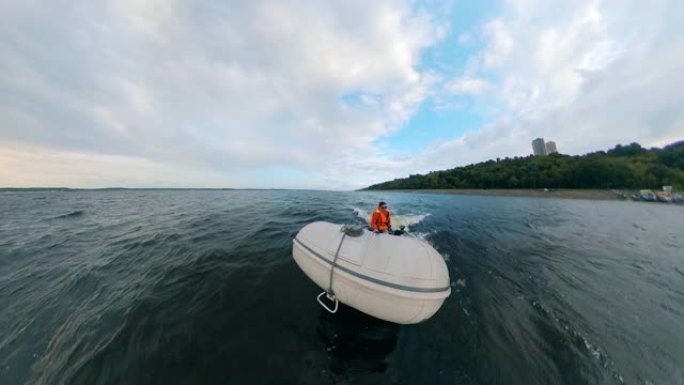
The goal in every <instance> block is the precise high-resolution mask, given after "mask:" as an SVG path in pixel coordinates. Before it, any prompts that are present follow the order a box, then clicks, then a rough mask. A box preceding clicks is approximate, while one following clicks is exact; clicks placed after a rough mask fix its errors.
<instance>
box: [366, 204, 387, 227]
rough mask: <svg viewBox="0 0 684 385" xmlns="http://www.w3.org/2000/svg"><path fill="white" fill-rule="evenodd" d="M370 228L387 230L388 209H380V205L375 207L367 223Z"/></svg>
mask: <svg viewBox="0 0 684 385" xmlns="http://www.w3.org/2000/svg"><path fill="white" fill-rule="evenodd" d="M369 225H370V228H371V230H379V231H387V230H389V227H390V225H391V220H390V212H389V210H384V211H383V210H382V209H381V208H380V206H378V207H377V208H376V209H375V212H374V213H373V216H372V217H371V221H370V223H369Z"/></svg>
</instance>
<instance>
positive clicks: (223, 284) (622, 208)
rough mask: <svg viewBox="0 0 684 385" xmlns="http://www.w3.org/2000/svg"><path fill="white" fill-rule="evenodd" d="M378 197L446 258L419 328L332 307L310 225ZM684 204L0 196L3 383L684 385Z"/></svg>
mask: <svg viewBox="0 0 684 385" xmlns="http://www.w3.org/2000/svg"><path fill="white" fill-rule="evenodd" d="M379 200H386V201H387V202H388V203H389V205H390V209H391V210H392V211H393V216H394V220H395V223H398V222H403V223H405V224H407V225H409V229H410V231H411V232H412V233H414V234H417V235H418V236H420V237H422V238H423V239H425V240H427V241H428V242H430V243H431V244H432V245H433V246H434V247H435V248H436V249H437V250H438V251H439V252H440V253H441V254H442V255H443V256H444V257H445V259H446V261H447V265H448V267H449V271H450V276H451V281H452V295H451V296H450V297H449V298H448V299H447V300H446V302H445V303H444V305H443V307H442V308H441V310H440V311H439V312H438V313H437V314H436V315H435V316H434V317H433V318H432V319H430V320H428V321H427V322H425V323H422V324H418V325H410V326H399V325H394V324H391V323H387V322H383V321H379V320H376V319H373V318H371V317H369V316H366V315H364V314H361V313H358V312H356V311H355V310H353V309H350V308H346V307H344V308H342V309H341V311H340V312H339V313H338V314H335V315H329V314H327V313H326V312H324V311H322V310H321V308H320V307H319V305H318V304H317V302H316V299H315V297H316V295H317V294H318V293H319V292H320V289H318V288H317V287H316V286H315V285H314V284H313V283H312V282H311V281H310V280H309V278H307V277H306V276H305V275H304V274H303V273H302V272H301V271H300V270H299V268H298V267H297V265H296V264H295V263H294V261H293V259H292V239H293V237H294V236H295V234H296V233H297V231H298V230H299V229H300V228H301V227H302V226H304V225H305V224H307V223H310V222H312V221H317V220H325V221H331V222H336V223H349V224H360V223H363V221H365V216H366V215H367V213H368V212H369V211H370V210H371V209H372V208H373V206H374V205H375V204H376V203H377V201H379ZM682 234H684V207H681V206H667V205H660V204H649V203H631V202H618V201H615V202H611V201H608V202H606V201H584V200H559V199H532V198H513V197H476V196H458V195H430V194H409V193H381V192H315V191H252V190H244V191H240V190H180V191H178V190H123V191H121V190H119V191H116V190H109V191H107V190H104V191H19V192H4V193H2V192H0V384H2V385H5V384H7V385H10V384H11V385H13V384H50V385H52V384H70V385H71V384H165V385H169V384H228V383H231V384H232V383H235V384H249V383H257V384H260V383H263V384H271V383H277V384H333V383H338V384H347V383H354V384H376V383H378V384H584V383H590V384H620V383H627V384H682V383H684V365H682V363H683V362H684V251H683V250H684V240H683V238H682Z"/></svg>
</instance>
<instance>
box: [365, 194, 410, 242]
mask: <svg viewBox="0 0 684 385" xmlns="http://www.w3.org/2000/svg"><path fill="white" fill-rule="evenodd" d="M368 227H370V229H371V231H373V232H376V233H385V232H389V233H390V234H393V235H401V234H403V233H404V231H403V230H404V229H403V226H402V229H401V230H392V218H391V217H390V211H389V210H388V209H387V203H385V202H380V203H378V206H377V207H376V208H375V211H373V215H372V216H371V220H370V222H369V223H368Z"/></svg>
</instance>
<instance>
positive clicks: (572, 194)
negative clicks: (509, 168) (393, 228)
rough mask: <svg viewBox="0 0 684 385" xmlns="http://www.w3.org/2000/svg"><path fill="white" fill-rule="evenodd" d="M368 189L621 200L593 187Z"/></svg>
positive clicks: (610, 191) (613, 193) (612, 194)
mask: <svg viewBox="0 0 684 385" xmlns="http://www.w3.org/2000/svg"><path fill="white" fill-rule="evenodd" d="M369 191H387V192H391V191H397V192H410V193H428V194H454V195H484V196H510V197H529V198H562V199H590V200H602V201H613V200H621V199H620V197H619V196H618V194H617V193H615V191H612V190H595V189H587V190H581V189H549V190H548V191H545V190H543V189H414V190H411V189H408V190H369Z"/></svg>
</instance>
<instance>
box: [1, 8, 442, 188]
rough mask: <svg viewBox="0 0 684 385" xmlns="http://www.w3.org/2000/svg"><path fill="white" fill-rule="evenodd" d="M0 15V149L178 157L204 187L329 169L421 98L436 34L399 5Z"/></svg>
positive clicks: (154, 159)
mask: <svg viewBox="0 0 684 385" xmlns="http://www.w3.org/2000/svg"><path fill="white" fill-rule="evenodd" d="M57 14H58V15H60V17H54V15H57ZM0 23H2V25H3V26H5V28H3V32H0V46H2V47H4V48H3V49H2V50H3V52H2V55H1V56H0V92H2V94H3V95H6V100H7V102H6V103H3V105H0V121H1V122H2V123H1V125H0V140H2V142H3V143H5V149H6V150H7V148H6V146H7V143H19V144H20V145H28V146H36V147H39V148H41V149H43V151H51V150H50V149H52V151H54V153H55V156H58V155H59V154H62V155H59V156H61V158H60V159H64V160H65V161H67V160H68V159H72V158H71V157H69V156H64V154H66V153H79V154H91V155H92V156H94V157H99V158H98V159H100V160H99V162H100V164H103V162H105V160H106V159H108V158H106V157H108V156H124V157H130V158H131V159H138V160H145V161H148V162H151V163H153V164H161V165H165V167H166V166H169V167H175V166H179V165H180V166H182V167H189V168H191V169H195V170H208V171H207V173H205V174H203V175H205V176H207V177H210V176H211V177H212V178H215V179H209V180H207V183H209V184H211V183H213V181H214V180H222V181H226V182H229V181H231V178H229V177H228V176H230V175H235V174H236V173H239V172H242V171H243V170H245V169H248V170H255V171H256V170H261V169H264V168H268V167H271V166H273V165H278V166H281V167H289V168H291V169H293V170H300V171H305V172H310V173H311V175H312V176H313V175H324V176H325V175H328V176H330V175H334V174H336V171H335V169H334V168H335V167H336V166H335V165H336V164H338V163H339V162H345V161H346V160H347V159H350V157H355V156H357V154H359V153H367V151H368V149H369V147H370V145H371V143H372V142H373V141H374V140H376V139H377V138H378V137H380V136H383V135H387V134H389V133H391V132H393V131H395V130H397V129H398V128H399V127H401V125H402V124H404V123H405V122H406V120H407V119H409V117H410V116H411V115H412V114H413V113H414V111H415V110H416V109H417V108H418V106H419V105H420V104H421V103H422V101H423V100H424V99H425V98H426V97H428V96H429V94H430V88H431V87H432V86H433V84H434V82H435V76H434V75H433V74H431V73H429V72H422V71H421V70H419V69H418V64H419V61H420V55H421V53H422V51H423V50H424V49H426V48H427V47H430V46H431V45H433V44H434V43H435V42H436V41H437V40H438V39H440V38H442V37H444V36H445V35H446V33H447V32H446V31H447V29H446V26H445V25H437V23H435V22H434V21H433V20H432V18H431V16H430V15H429V14H427V13H425V12H424V11H421V10H417V7H415V6H414V5H413V4H411V3H409V2H404V1H378V2H372V3H367V2H362V1H345V2H336V3H319V2H312V1H307V0H293V1H288V2H282V1H271V0H262V1H250V2H240V3H233V2H230V3H223V2H218V1H217V2H203V3H186V2H178V1H153V2H149V1H138V0H127V1H118V0H117V1H114V0H112V1H105V2H95V3H92V2H85V1H80V2H76V3H72V4H71V5H70V6H69V7H66V8H65V7H62V6H61V5H59V4H56V3H55V4H52V3H47V4H46V3H40V4H39V3H38V2H35V1H24V2H20V3H16V2H11V3H7V2H4V3H2V5H0ZM350 93H361V94H365V95H372V98H365V99H364V100H365V101H366V103H364V104H363V105H362V106H357V107H350V106H348V105H345V103H344V102H343V101H342V97H343V96H344V95H346V94H350ZM15 154H16V152H15ZM33 161H35V162H38V160H37V159H34V160H33ZM112 162H113V163H112V164H113V166H112V167H110V168H106V167H101V168H100V169H101V170H110V171H111V169H113V168H115V166H114V164H118V163H117V162H115V161H112ZM161 169H166V168H163V167H162V168H160V170H161ZM146 170H147V169H145V170H140V171H138V172H137V173H138V174H139V175H140V176H143V175H147V174H146V172H147V171H146ZM103 172H104V171H103ZM216 175H224V176H226V178H216ZM4 178H5V179H0V185H2V184H7V183H9V182H8V181H11V180H16V179H8V178H9V177H8V176H7V175H6V174H5V176H4ZM180 183H182V182H180ZM307 183H309V182H307ZM60 184H61V183H60ZM310 185H311V186H318V187H326V186H327V182H325V181H323V179H321V180H320V181H318V182H314V183H310Z"/></svg>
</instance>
